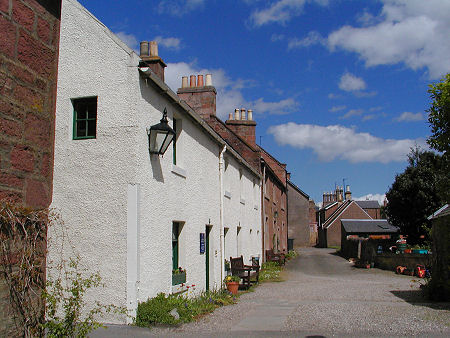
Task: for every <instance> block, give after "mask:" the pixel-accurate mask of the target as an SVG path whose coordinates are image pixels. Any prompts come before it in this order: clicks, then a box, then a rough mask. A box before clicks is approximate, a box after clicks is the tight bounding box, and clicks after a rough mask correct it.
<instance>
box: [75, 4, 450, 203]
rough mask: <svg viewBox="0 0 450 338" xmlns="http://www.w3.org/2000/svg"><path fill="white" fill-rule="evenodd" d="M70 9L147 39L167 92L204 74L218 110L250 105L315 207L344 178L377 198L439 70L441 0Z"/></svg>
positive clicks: (124, 35)
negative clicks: (155, 50)
mask: <svg viewBox="0 0 450 338" xmlns="http://www.w3.org/2000/svg"><path fill="white" fill-rule="evenodd" d="M81 3H82V4H83V5H84V6H85V7H86V8H87V9H88V10H90V11H91V12H92V13H93V14H94V15H95V16H96V17H97V18H98V19H100V20H101V21H102V22H103V23H104V24H105V25H106V26H107V27H108V28H109V29H110V30H111V31H113V32H114V33H116V34H117V35H118V36H119V37H120V38H121V39H122V40H123V41H124V42H126V43H127V44H128V45H129V46H130V47H132V48H134V49H136V50H137V49H138V44H139V41H144V40H145V41H151V40H156V41H158V43H159V55H160V56H161V57H162V59H163V60H164V61H165V62H166V63H167V65H168V67H167V69H166V82H167V83H168V85H169V86H170V87H171V88H172V89H173V90H174V91H176V90H177V88H178V87H180V86H181V76H189V75H191V74H206V73H212V75H213V85H214V86H215V87H216V88H217V91H218V96H217V104H218V106H217V109H218V115H219V116H220V117H221V118H222V119H223V120H225V119H226V118H227V116H228V113H230V112H233V111H234V108H241V107H244V108H246V109H253V111H254V113H253V114H254V119H255V120H256V122H257V124H258V125H257V131H256V134H257V136H256V137H257V142H258V143H259V142H260V141H261V144H262V146H263V147H264V148H265V149H266V150H268V151H269V152H270V153H272V154H273V155H274V156H275V157H276V158H278V159H279V160H280V161H281V162H285V163H287V168H288V171H289V172H291V180H292V181H293V182H294V183H295V184H297V185H298V186H299V187H300V188H301V189H302V190H303V191H305V192H306V193H307V194H309V195H310V196H311V198H313V199H314V200H315V201H316V202H319V201H321V199H322V193H323V192H324V191H330V190H333V189H334V187H335V184H338V185H342V184H343V183H342V182H343V179H345V182H346V184H349V185H350V187H351V191H352V193H353V197H354V198H366V196H368V195H369V197H373V198H378V199H382V195H383V194H385V192H386V191H387V190H388V189H389V186H390V185H391V184H392V183H393V181H394V178H395V175H396V174H397V173H401V172H402V171H403V170H404V168H405V166H406V154H407V153H408V152H409V149H410V148H411V147H412V146H414V145H415V144H417V145H419V146H422V147H423V148H426V143H425V139H426V138H427V136H428V135H429V133H430V128H429V126H428V123H427V120H426V112H425V110H426V109H427V108H428V107H429V105H430V99H429V95H428V93H427V89H428V85H429V84H430V83H432V82H436V81H438V80H440V78H442V76H443V75H444V74H445V73H447V72H449V71H450V57H449V55H450V39H449V36H450V25H449V22H450V0H427V1H423V0H380V1H375V0H373V1H359V0H274V1H262V0H167V1H159V0H152V1H143V0H128V1H104V0H103V1H102V0H89V1H88V0H84V1H81Z"/></svg>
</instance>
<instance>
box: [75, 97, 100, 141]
mask: <svg viewBox="0 0 450 338" xmlns="http://www.w3.org/2000/svg"><path fill="white" fill-rule="evenodd" d="M72 104H73V139H74V140H79V139H89V138H96V136H97V97H96V96H95V97H83V98H80V99H72Z"/></svg>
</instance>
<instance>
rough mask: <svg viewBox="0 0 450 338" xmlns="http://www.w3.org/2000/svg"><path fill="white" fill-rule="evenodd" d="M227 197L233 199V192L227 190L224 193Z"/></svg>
mask: <svg viewBox="0 0 450 338" xmlns="http://www.w3.org/2000/svg"><path fill="white" fill-rule="evenodd" d="M223 195H224V196H225V197H226V198H228V199H231V192H229V191H228V190H225V194H223Z"/></svg>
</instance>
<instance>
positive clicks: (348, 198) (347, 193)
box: [345, 185, 352, 201]
mask: <svg viewBox="0 0 450 338" xmlns="http://www.w3.org/2000/svg"><path fill="white" fill-rule="evenodd" d="M351 199H352V193H351V192H350V186H349V185H347V187H346V188H345V200H346V201H349V200H351Z"/></svg>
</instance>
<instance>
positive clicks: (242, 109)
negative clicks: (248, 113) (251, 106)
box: [241, 108, 246, 120]
mask: <svg viewBox="0 0 450 338" xmlns="http://www.w3.org/2000/svg"><path fill="white" fill-rule="evenodd" d="M241 120H246V118H245V108H241Z"/></svg>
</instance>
